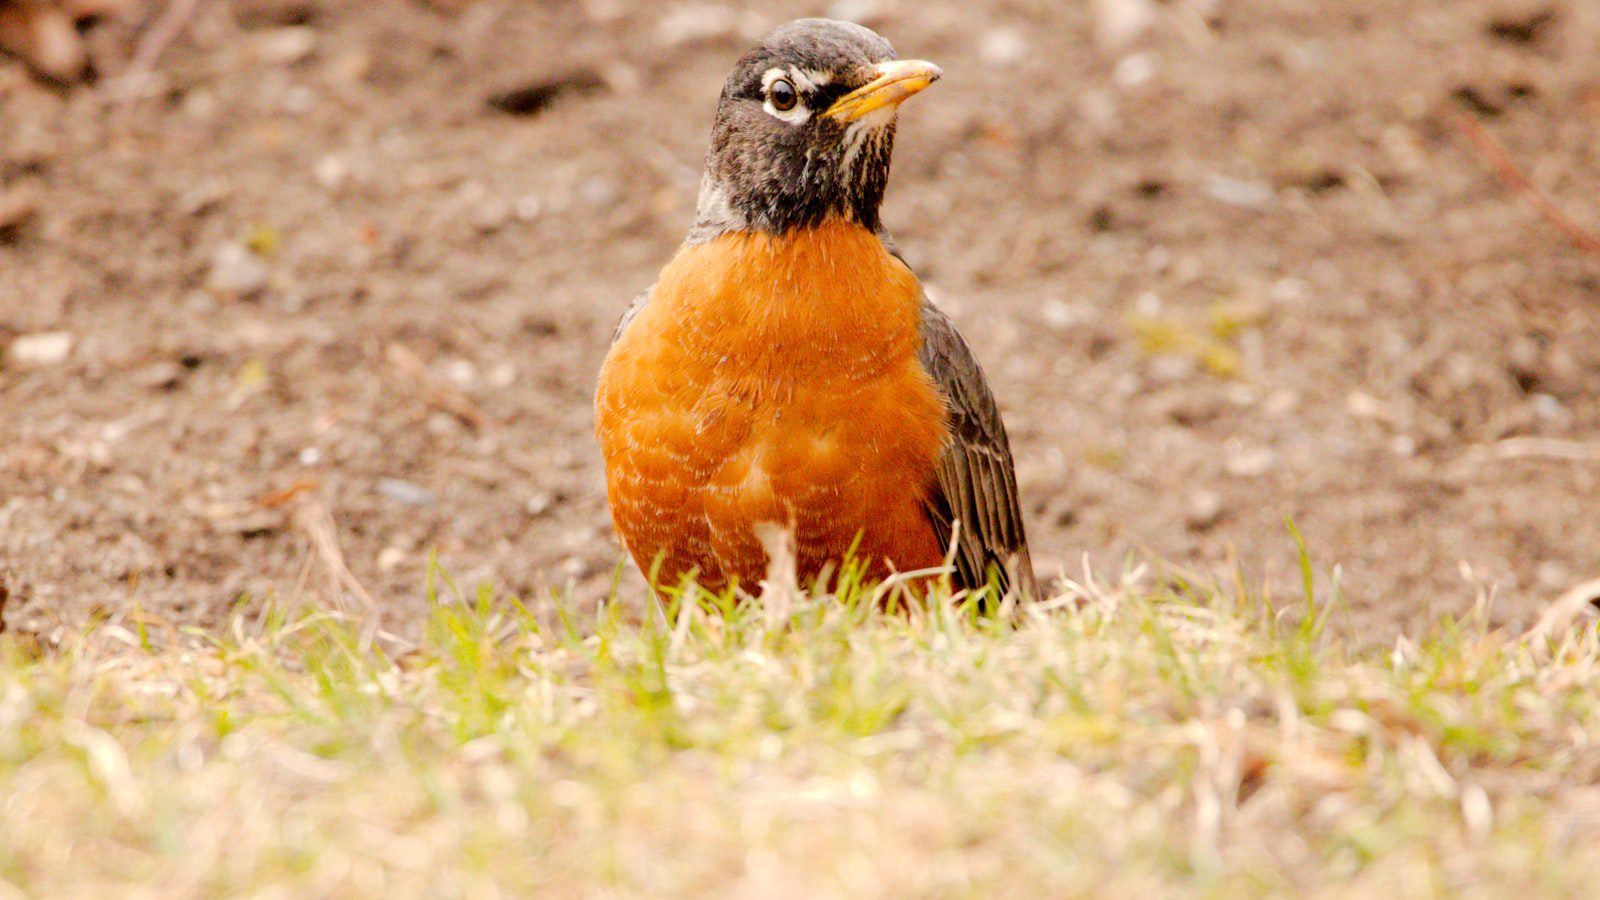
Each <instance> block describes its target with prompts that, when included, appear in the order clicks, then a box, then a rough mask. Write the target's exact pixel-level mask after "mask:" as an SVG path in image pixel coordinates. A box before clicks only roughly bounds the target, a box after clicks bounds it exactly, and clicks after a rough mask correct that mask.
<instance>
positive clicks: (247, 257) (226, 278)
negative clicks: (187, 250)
mask: <svg viewBox="0 0 1600 900" xmlns="http://www.w3.org/2000/svg"><path fill="white" fill-rule="evenodd" d="M268 274H270V271H269V270H268V268H267V264H266V263H265V262H262V261H261V257H259V256H256V255H255V254H254V253H251V252H250V249H249V248H248V247H246V246H245V245H243V244H239V243H234V242H229V243H226V244H223V245H222V246H220V247H218V248H217V251H216V253H214V254H212V257H211V271H210V272H209V273H208V274H207V275H206V286H207V287H209V288H211V289H212V290H213V291H216V292H217V293H221V294H231V295H233V296H236V297H248V296H250V295H252V294H256V293H259V292H260V291H261V289H262V288H264V287H266V286H267V276H268Z"/></svg>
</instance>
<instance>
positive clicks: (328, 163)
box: [311, 153, 350, 191]
mask: <svg viewBox="0 0 1600 900" xmlns="http://www.w3.org/2000/svg"><path fill="white" fill-rule="evenodd" d="M311 174H312V175H313V176H314V177H315V178H316V179H317V183H318V184H320V185H322V186H323V187H325V188H327V189H328V190H330V191H331V190H334V189H336V188H338V187H339V185H341V184H344V180H345V178H346V177H348V176H349V174H350V166H349V164H347V163H346V162H345V161H344V160H343V159H342V158H340V157H339V156H338V155H337V154H333V153H329V154H327V155H325V156H323V157H322V158H321V159H318V160H317V164H316V165H315V166H313V167H312V168H311Z"/></svg>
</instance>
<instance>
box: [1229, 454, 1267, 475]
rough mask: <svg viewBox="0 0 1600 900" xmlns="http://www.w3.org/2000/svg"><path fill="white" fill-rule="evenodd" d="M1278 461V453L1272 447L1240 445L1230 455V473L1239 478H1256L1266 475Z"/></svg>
mask: <svg viewBox="0 0 1600 900" xmlns="http://www.w3.org/2000/svg"><path fill="white" fill-rule="evenodd" d="M1277 463H1278V454H1277V453H1275V452H1273V450H1272V448H1270V447H1254V448H1244V447H1240V448H1238V450H1237V451H1236V452H1235V453H1234V454H1233V455H1232V456H1230V457H1228V462H1227V469H1228V474H1229V475H1233V476H1235V477H1237V478H1255V477H1256V476H1258V475H1264V474H1266V473H1267V472H1268V471H1269V470H1271V469H1272V467H1273V466H1275V465H1277Z"/></svg>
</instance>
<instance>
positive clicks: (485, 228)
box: [472, 197, 514, 234]
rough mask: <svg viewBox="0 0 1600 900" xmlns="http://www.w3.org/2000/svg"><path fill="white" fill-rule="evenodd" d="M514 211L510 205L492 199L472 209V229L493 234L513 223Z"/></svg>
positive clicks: (494, 198)
mask: <svg viewBox="0 0 1600 900" xmlns="http://www.w3.org/2000/svg"><path fill="white" fill-rule="evenodd" d="M513 214H514V210H513V208H512V206H511V204H510V203H507V202H506V201H505V200H502V199H500V198H498V197H491V198H489V199H487V200H485V201H483V202H482V203H479V204H478V205H477V206H475V207H473V209H472V227H474V228H476V229H478V231H480V232H482V233H484V234H493V233H494V232H496V231H499V230H500V229H501V228H504V227H505V226H506V223H508V222H510V221H511V217H512V215H513Z"/></svg>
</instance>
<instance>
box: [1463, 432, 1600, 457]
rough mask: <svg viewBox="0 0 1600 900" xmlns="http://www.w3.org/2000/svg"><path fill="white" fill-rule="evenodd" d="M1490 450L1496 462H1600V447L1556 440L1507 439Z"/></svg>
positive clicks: (1492, 446)
mask: <svg viewBox="0 0 1600 900" xmlns="http://www.w3.org/2000/svg"><path fill="white" fill-rule="evenodd" d="M1488 450H1489V453H1490V454H1491V455H1492V457H1493V458H1494V459H1496V460H1512V459H1559V460H1563V461H1567V462H1600V445H1595V444H1583V443H1579V442H1578V441H1563V440H1557V439H1555V438H1531V437H1514V438H1505V439H1504V440H1500V441H1496V442H1495V443H1494V444H1493V445H1491V446H1490V447H1489V448H1488Z"/></svg>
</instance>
